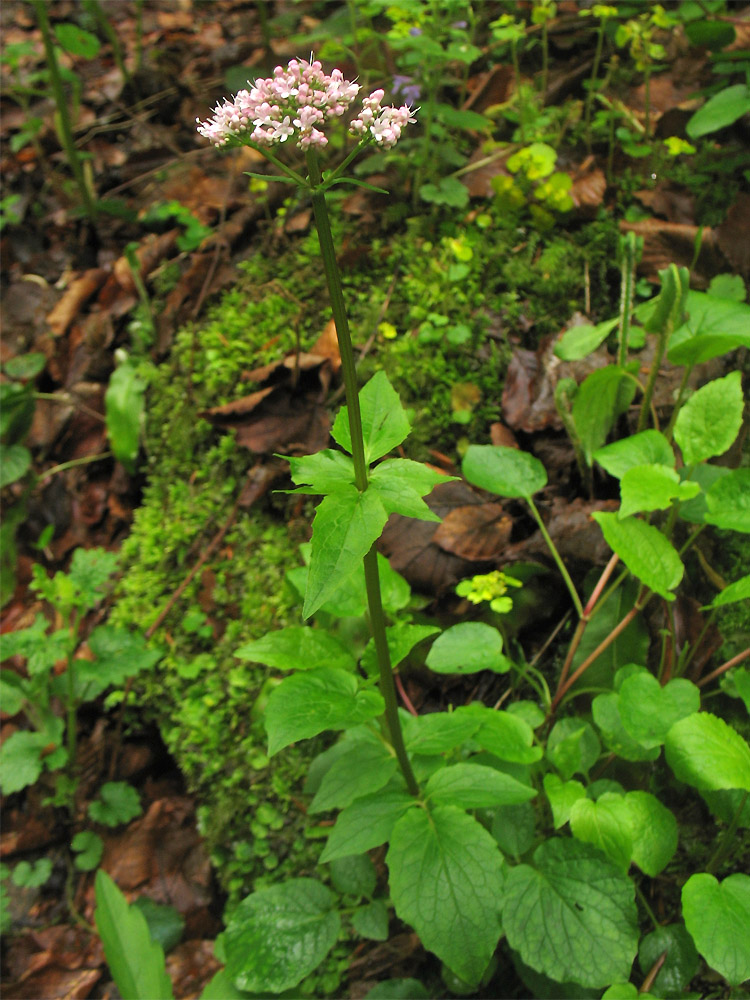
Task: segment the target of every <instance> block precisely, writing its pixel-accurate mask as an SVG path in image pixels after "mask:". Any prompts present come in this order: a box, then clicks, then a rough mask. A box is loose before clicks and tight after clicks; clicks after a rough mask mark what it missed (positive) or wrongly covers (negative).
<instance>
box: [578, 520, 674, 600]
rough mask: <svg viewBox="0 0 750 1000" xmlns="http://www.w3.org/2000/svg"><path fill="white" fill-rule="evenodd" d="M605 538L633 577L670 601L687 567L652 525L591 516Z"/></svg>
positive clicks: (638, 521)
mask: <svg viewBox="0 0 750 1000" xmlns="http://www.w3.org/2000/svg"><path fill="white" fill-rule="evenodd" d="M591 516H592V517H593V518H594V520H595V521H596V522H597V523H598V525H599V527H600V528H601V529H602V532H603V534H604V538H605V540H606V542H607V544H608V545H609V547H610V548H611V549H613V551H615V552H616V553H617V555H618V556H619V557H620V558H621V559H622V561H623V562H624V563H625V565H626V566H627V567H628V569H629V570H630V572H631V573H632V574H633V576H635V577H637V578H638V579H639V580H640V581H641V583H645V584H646V586H647V587H648V588H649V590H653V591H655V592H656V593H657V594H660V595H661V596H662V597H664V598H666V599H667V600H669V601H673V600H674V594H672V593H670V591H672V590H674V588H675V587H676V586H677V584H678V583H679V582H680V580H681V579H682V574H683V572H684V567H683V565H682V560H681V559H680V557H679V556H678V555H677V552H676V550H675V549H674V547H673V546H672V544H671V543H670V542H669V541H668V540H667V538H665V536H664V535H663V534H662V533H661V532H660V531H659V529H658V528H655V527H654V526H653V525H651V524H646V523H645V522H644V521H640V520H638V518H635V517H626V518H625V519H624V520H622V521H621V520H620V519H619V518H618V516H617V514H611V513H608V512H606V511H595V512H594V513H593V514H592V515H591Z"/></svg>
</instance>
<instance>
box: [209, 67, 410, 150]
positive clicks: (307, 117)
mask: <svg viewBox="0 0 750 1000" xmlns="http://www.w3.org/2000/svg"><path fill="white" fill-rule="evenodd" d="M361 89H362V88H361V87H360V85H359V84H358V83H352V82H351V81H349V80H346V79H345V78H344V74H343V73H342V72H341V70H340V69H334V70H333V72H332V73H331V74H330V76H329V75H328V74H326V73H324V72H323V67H322V65H321V63H320V62H318V61H317V60H315V61H313V58H312V55H311V56H310V61H309V62H308V61H307V60H305V59H292V60H291V61H290V63H289V65H288V66H287V68H286V69H283V68H282V67H281V66H277V67H276V68H275V69H274V71H273V76H272V77H268V78H267V79H262V80H256V81H255V83H254V84H253V85H252V87H251V88H250V89H249V90H240V91H239V93H238V94H237V96H236V97H235V98H233V100H231V101H228V100H225V101H224V103H223V104H217V106H216V108H215V110H214V116H213V118H210V119H208V120H207V121H205V122H201V121H200V119H196V120H197V121H198V131H199V132H200V134H201V135H202V136H205V137H206V138H207V139H210V140H211V142H213V143H214V145H216V146H217V147H221V146H226V145H227V144H229V143H232V142H238V143H247V144H248V145H256V146H262V147H269V146H275V145H278V144H279V143H282V142H286V140H287V139H288V138H290V137H291V136H294V135H295V134H296V135H297V145H298V146H299V148H300V149H309V148H311V147H315V146H318V147H320V148H322V147H323V146H326V145H328V137H327V136H326V134H325V132H323V131H322V129H321V128H320V127H319V126H323V125H325V123H326V122H329V121H331V120H332V119H334V118H340V117H341V116H342V115H344V114H345V113H346V112H347V111H348V109H349V106H350V105H351V104H352V102H353V101H354V99H355V98H356V97H357V94H358V93H359V91H360V90H361ZM384 96H385V91H383V90H375V91H373V92H372V93H371V94H370V96H369V97H366V98H365V99H364V100H363V102H362V110H361V111H360V112H359V114H358V115H357V117H356V118H354V119H353V121H352V122H351V124H350V126H349V131H350V132H351V133H352V134H353V135H356V136H359V137H360V139H361V140H362V144H364V142H372V141H374V142H376V143H377V144H378V145H380V146H383V148H384V149H390V148H391V147H392V146H395V145H396V143H397V142H398V140H399V138H400V136H401V130H402V129H403V128H404V126H406V125H408V124H413V123H414V122H416V118H414V116H413V114H412V111H411V109H410V108H409V106H408V105H406V104H404V105H403V106H402V107H400V108H396V107H392V106H387V107H385V108H384V107H382V101H383V97H384ZM357 151H359V150H357Z"/></svg>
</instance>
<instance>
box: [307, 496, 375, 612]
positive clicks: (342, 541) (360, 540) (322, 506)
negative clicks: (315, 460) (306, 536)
mask: <svg viewBox="0 0 750 1000" xmlns="http://www.w3.org/2000/svg"><path fill="white" fill-rule="evenodd" d="M387 520H388V513H387V511H386V509H385V507H384V506H383V502H382V500H381V499H380V497H379V496H377V494H376V493H375V492H374V491H373V490H365V491H364V492H363V493H360V492H359V490H357V489H356V487H354V486H346V487H342V488H341V490H338V491H337V492H336V493H334V494H332V495H331V496H327V497H325V498H324V499H323V500H321V502H320V503H319V504H318V508H317V510H316V511H315V520H314V521H313V536H312V558H311V559H310V569H309V572H308V575H307V590H306V591H305V604H304V607H303V609H302V616H303V617H304V618H309V617H310V615H313V614H315V612H316V611H317V610H318V608H319V607H320V606H321V604H325V602H326V601H327V600H328V599H329V597H332V596H333V595H334V594H335V593H336V591H337V589H338V588H339V587H340V586H341V585H342V584H343V583H344V582H345V581H346V580H347V578H348V577H350V576H351V575H352V574H353V573H354V572H355V570H357V568H358V567H359V565H360V564H361V562H362V560H363V558H364V557H365V556H366V555H367V553H368V552H369V551H370V549H371V548H372V545H373V542H375V540H376V539H377V538H379V537H380V532H381V531H382V530H383V527H384V525H385V522H386V521H387Z"/></svg>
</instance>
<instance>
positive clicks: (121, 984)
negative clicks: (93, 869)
mask: <svg viewBox="0 0 750 1000" xmlns="http://www.w3.org/2000/svg"><path fill="white" fill-rule="evenodd" d="M95 886H96V911H95V913H94V922H95V923H96V929H97V930H98V931H99V936H100V937H101V939H102V944H103V945H104V955H105V957H106V959H107V965H108V966H109V971H110V972H111V973H112V978H113V979H114V981H115V983H116V984H117V989H118V990H119V992H120V996H121V997H122V998H123V1000H172V997H173V995H174V994H173V993H172V983H171V981H170V979H169V976H168V975H167V972H166V968H165V965H164V952H163V951H162V948H161V945H159V944H156V942H154V941H152V940H151V935H150V934H149V930H148V924H147V923H146V918H145V917H144V916H143V914H142V913H141V912H140V910H138V909H137V908H136V907H134V906H128V904H127V902H126V900H125V897H124V896H123V894H122V893H121V892H120V890H119V889H118V888H117V886H116V885H115V883H114V882H113V881H112V879H111V878H110V877H109V875H107V873H106V872H105V871H103V870H102V869H101V868H100V869H99V871H98V872H97V873H96V882H95Z"/></svg>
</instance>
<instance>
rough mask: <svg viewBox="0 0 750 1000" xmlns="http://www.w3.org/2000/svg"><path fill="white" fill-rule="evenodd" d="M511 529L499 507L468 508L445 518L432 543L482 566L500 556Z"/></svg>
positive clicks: (503, 511) (496, 505)
mask: <svg viewBox="0 0 750 1000" xmlns="http://www.w3.org/2000/svg"><path fill="white" fill-rule="evenodd" d="M512 529H513V522H512V520H511V519H510V517H509V516H508V515H507V513H506V512H505V509H504V508H503V507H502V506H501V505H500V504H498V503H483V504H470V505H469V506H467V507H456V508H455V509H454V510H452V511H450V513H448V514H446V516H445V517H444V518H443V520H442V522H441V523H440V524H439V525H438V529H437V531H436V532H435V534H434V536H433V539H432V540H433V542H434V543H435V545H439V546H440V548H441V549H443V550H444V551H445V552H451V553H452V554H453V555H456V556H459V557H460V558H461V559H470V560H472V561H476V562H485V561H487V560H490V559H496V558H497V557H498V556H499V555H500V554H501V553H502V551H503V549H505V547H506V545H507V544H508V541H509V539H510V533H511V531H512Z"/></svg>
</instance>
